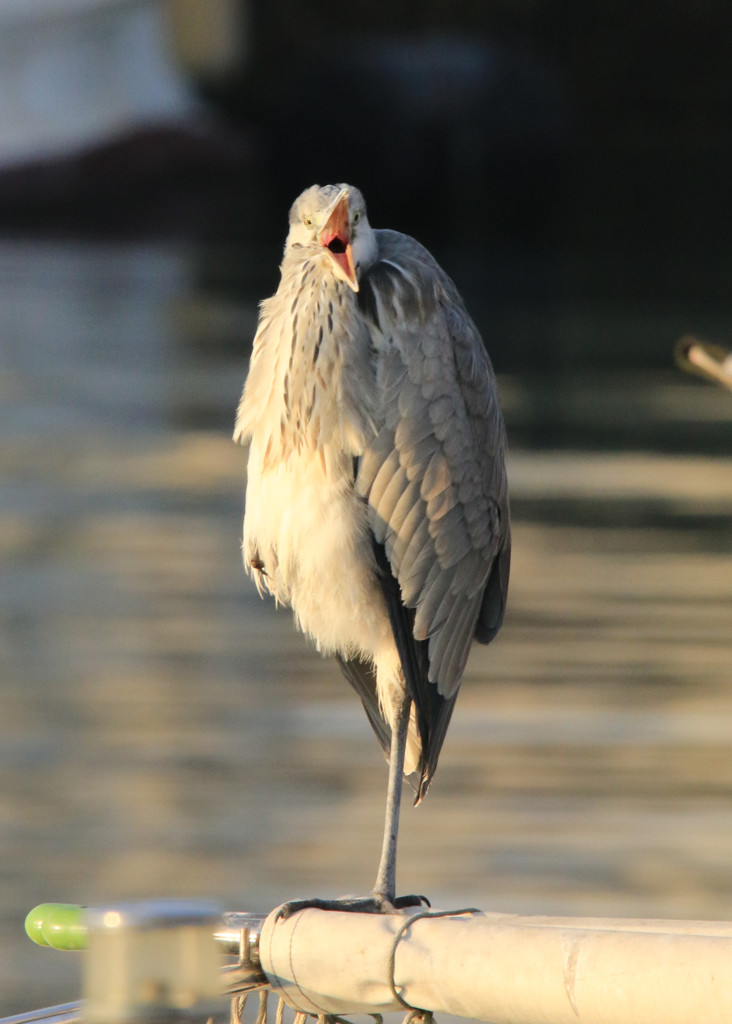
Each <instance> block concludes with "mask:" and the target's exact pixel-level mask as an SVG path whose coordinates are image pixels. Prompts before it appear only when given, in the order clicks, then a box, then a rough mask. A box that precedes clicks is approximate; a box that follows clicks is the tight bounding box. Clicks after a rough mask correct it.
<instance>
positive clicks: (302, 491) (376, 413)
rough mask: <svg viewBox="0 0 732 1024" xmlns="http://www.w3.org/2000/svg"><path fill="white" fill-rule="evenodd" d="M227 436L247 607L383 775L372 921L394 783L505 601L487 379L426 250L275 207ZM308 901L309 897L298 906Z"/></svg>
mask: <svg viewBox="0 0 732 1024" xmlns="http://www.w3.org/2000/svg"><path fill="white" fill-rule="evenodd" d="M280 270H281V280H280V284H279V287H278V289H277V292H276V293H275V294H274V295H273V296H272V297H271V298H269V299H266V300H265V301H264V302H262V304H261V312H260V318H259V325H258V329H257V333H256V337H255V339H254V346H253V351H252V357H251V363H250V368H249V373H248V376H247V379H246V383H245V385H244V391H243V395H242V398H241V402H240V404H239V409H238V414H237V420H236V429H235V433H234V438H235V440H237V441H239V442H241V443H248V445H249V455H248V464H247V486H246V501H245V516H244V539H243V554H244V562H245V565H246V568H247V570H248V571H249V573H250V574H251V575H252V576H253V578H254V581H255V583H256V585H257V588H258V589H259V592H260V594H271V595H272V596H274V598H275V599H276V601H277V602H278V603H279V604H282V605H286V606H290V607H291V608H292V610H293V612H294V616H295V621H296V624H297V626H298V628H299V629H300V630H301V631H302V632H303V633H305V634H307V635H308V636H309V637H311V638H312V640H313V641H314V642H315V644H316V646H317V648H318V649H319V650H320V651H321V652H322V653H323V654H324V655H335V656H336V657H337V658H338V660H339V662H340V665H341V668H342V669H343V671H344V673H345V675H346V677H347V679H348V681H349V682H350V683H351V685H352V686H353V688H354V689H355V690H356V692H357V694H358V696H359V697H360V698H361V701H362V703H363V706H364V708H365V711H366V715H367V717H368V720H369V722H370V723H371V726H372V727H373V729H374V732H375V733H376V736H377V738H378V740H379V742H380V744H381V746H382V748H383V750H384V752H385V754H386V756H387V758H388V761H389V778H388V789H387V806H386V821H385V830H384V840H383V847H382V854H381V861H380V864H379V870H378V874H377V878H376V884H375V886H374V889H373V893H372V896H371V897H370V898H369V899H368V900H366V901H363V902H364V905H365V904H368V906H369V908H373V909H381V910H384V909H386V910H388V909H390V908H392V907H393V906H395V905H396V904H398V901H396V847H397V832H398V825H399V808H400V796H401V784H402V775H403V774H404V775H406V776H407V777H408V779H409V781H410V782H411V783H412V785H413V787H414V789H415V792H416V799H415V803H419V802H420V800H422V798H423V797H424V796H425V794H426V792H427V789H428V787H429V785H430V782H431V780H432V777H433V775H434V772H435V769H436V767H437V760H438V757H439V754H440V749H441V747H442V744H443V741H444V738H445V733H446V731H447V727H448V724H449V722H450V717H451V715H452V711H453V707H454V705H455V700H456V698H457V693H458V688H459V686H460V681H461V677H462V675H463V670H464V668H465V663H466V661H467V658H468V652H469V649H470V646H471V642H472V640H473V639H474V638H475V639H477V640H478V641H480V642H482V643H488V642H489V641H490V640H492V639H493V637H494V636H495V635H496V633H497V632H498V630H499V628H500V626H501V623H502V620H503V614H504V609H505V604H506V595H507V589H508V576H509V567H510V547H511V532H510V522H509V502H508V486H507V481H506V470H505V449H506V439H505V429H504V423H503V417H502V414H501V410H500V407H499V402H498V394H497V389H496V381H495V377H494V373H493V369H492V366H491V362H490V359H489V357H488V355H487V352H486V350H485V347H484V345H483V342H482V340H481V337H480V335H479V333H478V330H477V328H476V326H475V324H474V323H473V321H472V320H471V318H470V316H469V315H468V313H467V311H466V309H465V306H464V304H463V301H462V299H461V297H460V295H459V294H458V291H457V289H456V287H455V285H454V284H453V282H452V281H451V280H450V278H449V277H448V276H447V274H446V273H445V272H444V271H443V270H442V269H441V267H440V266H439V265H438V264H437V262H436V261H435V259H434V258H433V257H432V256H431V255H430V253H429V252H428V251H427V250H426V249H425V248H424V247H423V246H422V245H420V244H419V243H418V242H417V241H415V240H414V239H413V238H410V237H408V236H407V235H403V234H400V233H399V232H396V231H388V230H374V229H373V228H372V227H371V226H370V224H369V222H368V219H367V216H366V206H365V203H364V199H363V196H362V195H361V193H360V191H359V190H358V189H357V188H354V187H352V186H350V185H345V184H341V185H327V186H324V187H320V186H317V185H314V186H312V188H309V189H307V190H306V191H305V192H303V193H302V195H301V196H300V197H299V198H298V199H297V200H296V201H295V203H294V204H293V206H292V209H291V210H290V219H289V233H288V235H287V241H286V243H285V250H284V257H283V260H282V264H281V267H280ZM313 902H317V901H313Z"/></svg>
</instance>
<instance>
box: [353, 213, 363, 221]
mask: <svg viewBox="0 0 732 1024" xmlns="http://www.w3.org/2000/svg"><path fill="white" fill-rule="evenodd" d="M360 220H361V211H360V210H356V212H355V213H354V215H353V223H354V224H358V222H359V221H360Z"/></svg>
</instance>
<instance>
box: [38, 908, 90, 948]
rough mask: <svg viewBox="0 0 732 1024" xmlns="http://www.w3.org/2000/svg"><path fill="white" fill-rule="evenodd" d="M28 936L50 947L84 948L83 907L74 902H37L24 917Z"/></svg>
mask: <svg viewBox="0 0 732 1024" xmlns="http://www.w3.org/2000/svg"><path fill="white" fill-rule="evenodd" d="M25 930H26V932H27V933H28V936H29V937H30V938H31V939H32V940H33V941H34V942H35V943H37V944H38V945H39V946H50V947H51V948H52V949H71V950H73V949H86V944H87V927H86V923H85V921H84V907H79V906H77V905H76V904H75V903H39V904H38V906H37V907H34V908H33V910H31V912H30V913H29V914H28V916H27V917H26V919H25Z"/></svg>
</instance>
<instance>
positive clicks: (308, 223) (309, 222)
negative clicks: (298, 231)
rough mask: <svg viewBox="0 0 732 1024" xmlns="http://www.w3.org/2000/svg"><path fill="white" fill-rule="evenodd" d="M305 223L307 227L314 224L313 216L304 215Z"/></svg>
mask: <svg viewBox="0 0 732 1024" xmlns="http://www.w3.org/2000/svg"><path fill="white" fill-rule="evenodd" d="M303 224H304V225H305V227H306V228H311V227H312V226H313V218H312V217H303Z"/></svg>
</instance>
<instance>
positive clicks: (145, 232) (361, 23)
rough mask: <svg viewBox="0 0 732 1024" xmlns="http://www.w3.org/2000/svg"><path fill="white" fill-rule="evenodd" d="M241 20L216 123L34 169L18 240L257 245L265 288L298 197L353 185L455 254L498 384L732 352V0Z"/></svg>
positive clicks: (400, 225)
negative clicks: (316, 186)
mask: <svg viewBox="0 0 732 1024" xmlns="http://www.w3.org/2000/svg"><path fill="white" fill-rule="evenodd" d="M241 11H242V38H241V46H240V48H239V55H238V56H235V57H234V58H233V59H232V57H231V56H229V57H228V58H227V59H226V60H222V62H221V64H220V66H215V64H214V66H211V65H209V66H208V67H207V68H205V69H204V70H201V68H200V67H198V68H191V69H190V73H191V74H190V77H191V82H192V84H193V85H194V87H195V89H196V91H197V92H198V94H199V95H200V96H201V97H203V98H204V100H205V102H206V104H207V113H206V114H204V116H203V117H202V118H200V119H199V120H198V121H197V122H196V123H191V124H190V125H189V126H187V127H186V126H183V127H182V128H181V126H179V125H178V126H175V127H170V126H165V125H148V126H142V127H140V128H138V129H137V130H132V131H130V132H128V133H126V134H125V135H123V136H122V137H120V138H117V139H113V140H111V141H110V140H107V141H105V143H104V144H103V145H100V146H99V147H97V148H92V150H91V151H88V152H85V153H83V154H76V155H74V156H72V157H71V158H69V159H65V160H62V161H58V162H54V161H52V162H51V163H48V162H44V163H42V164H41V165H40V166H33V167H24V168H13V170H12V171H11V172H9V173H6V174H5V175H4V176H3V177H2V179H0V230H3V229H5V230H6V231H13V232H20V233H27V232H28V231H33V232H62V233H63V232H66V233H68V232H71V233H82V234H84V233H86V234H92V235H111V236H117V237H119V236H122V237H140V236H142V237H151V236H152V237H171V236H172V237H180V238H191V237H193V238H196V239H198V240H206V241H208V242H216V243H221V242H226V243H228V244H230V245H232V246H236V245H243V246H246V247H247V250H248V251H251V248H252V246H254V247H255V248H256V252H257V254H258V255H260V256H261V264H259V265H261V268H262V269H261V287H262V288H263V289H265V290H266V289H268V288H272V287H274V286H275V284H276V278H277V275H276V261H277V255H278V253H279V250H280V247H281V244H282V239H283V236H284V233H285V225H286V211H287V209H288V207H289V205H290V203H291V202H292V200H293V199H294V198H295V196H296V195H297V194H299V192H300V191H301V190H302V189H303V188H304V187H306V186H307V185H309V184H311V183H312V182H314V181H318V182H321V183H322V182H325V181H330V180H345V181H350V182H353V183H354V184H357V185H359V187H360V188H361V189H362V190H363V191H364V193H365V195H366V197H367V200H368V202H369V206H370V216H371V220H372V223H374V224H375V225H376V226H389V227H392V228H397V229H400V230H403V231H406V232H408V233H412V234H414V235H416V236H417V237H419V238H420V240H422V241H424V242H425V243H426V244H427V245H428V246H430V247H432V248H433V249H434V250H435V251H436V253H437V255H438V257H439V258H440V259H441V260H442V261H443V262H444V263H445V264H446V265H447V267H448V269H449V270H450V271H451V272H452V273H453V276H455V277H456V278H457V279H458V281H459V283H460V286H461V288H462V289H463V291H464V292H465V293H466V296H467V299H468V303H469V306H470V308H471V309H472V310H473V312H474V315H475V317H476V319H477V320H478V321H479V324H480V325H481V327H483V329H484V331H485V332H486V335H487V337H488V339H489V344H490V348H491V351H492V353H493V355H494V359H495V362H496V364H497V366H498V368H499V369H500V370H503V371H508V372H526V373H532V372H535V371H544V370H561V371H567V370H568V369H570V368H574V369H578V368H582V367H601V368H627V367H629V366H633V367H639V368H640V367H646V368H648V367H651V368H664V367H668V366H669V363H670V351H671V347H672V344H673V342H674V341H675V336H676V335H677V334H679V333H681V332H683V331H686V330H693V331H697V332H701V333H702V334H704V333H706V334H708V335H709V334H711V335H723V336H725V337H728V336H729V333H730V332H729V280H730V269H731V267H730V264H731V263H732V257H731V255H730V203H729V195H728V193H729V184H728V183H729V181H730V174H731V172H732V140H731V138H730V130H729V128H730V116H731V114H732V81H731V77H730V73H729V68H730V58H731V57H732V12H731V11H730V8H729V6H728V5H727V4H725V3H722V2H694V3H691V2H686V3H683V2H679V3H675V4H673V5H668V4H664V3H654V2H645V3H640V4H638V3H628V2H626V3H623V2H617V3H601V4H592V5H586V4H583V3H578V2H569V0H565V2H552V3H548V2H544V3H542V2H516V3H479V2H467V0H458V2H451V3H430V2H422V0H420V2H414V0H408V2H404V3H399V4H395V3H384V2H368V3H366V2H353V3H349V4H338V5H335V4H332V3H328V2H320V3H319V2H315V0H311V2H308V3H300V2H296V0H289V2H288V0H274V2H271V3H270V2H264V0H252V2H251V3H248V4H246V5H242V6H241ZM257 262H258V263H259V261H257ZM234 263H235V261H234ZM205 272H206V268H205V267H204V268H203V270H202V273H205ZM209 272H210V271H209ZM231 273H232V271H231V270H230V271H229V272H228V275H227V276H229V275H231ZM250 276H251V275H250ZM216 283H217V285H218V286H223V285H225V284H226V282H225V281H224V282H222V281H218V282H216ZM231 283H232V286H233V287H236V281H233V282H231ZM569 304H571V305H572V314H571V316H569V315H567V306H568V305H569ZM619 306H622V308H623V311H624V312H623V314H622V315H621V314H619V313H618V308H619ZM610 307H613V309H610ZM603 319H604V326H603V327H600V325H599V321H600V320H603ZM628 327H629V328H630V329H627V328H628ZM720 340H724V337H721V338H720Z"/></svg>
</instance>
